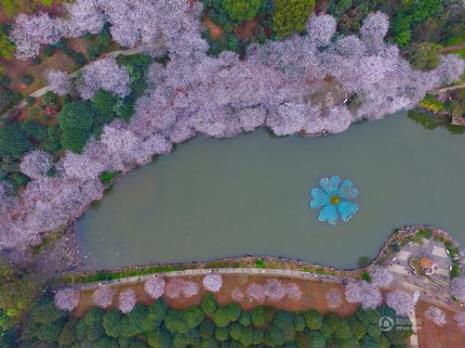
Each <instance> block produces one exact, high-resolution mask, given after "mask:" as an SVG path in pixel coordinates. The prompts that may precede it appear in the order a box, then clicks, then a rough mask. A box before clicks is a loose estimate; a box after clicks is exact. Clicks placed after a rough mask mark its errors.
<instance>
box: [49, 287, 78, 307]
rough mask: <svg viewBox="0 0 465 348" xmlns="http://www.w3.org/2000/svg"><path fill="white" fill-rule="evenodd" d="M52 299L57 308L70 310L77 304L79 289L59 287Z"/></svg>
mask: <svg viewBox="0 0 465 348" xmlns="http://www.w3.org/2000/svg"><path fill="white" fill-rule="evenodd" d="M54 299H55V306H56V307H57V308H59V309H61V310H64V311H70V312H71V311H72V310H74V309H75V308H76V307H77V306H78V305H79V300H80V296H79V291H77V290H75V289H71V288H63V289H59V290H58V291H57V292H56V293H55V298H54Z"/></svg>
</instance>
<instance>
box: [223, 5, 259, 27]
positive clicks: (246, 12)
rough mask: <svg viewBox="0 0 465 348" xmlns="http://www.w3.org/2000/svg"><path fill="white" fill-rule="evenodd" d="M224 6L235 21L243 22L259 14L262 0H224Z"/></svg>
mask: <svg viewBox="0 0 465 348" xmlns="http://www.w3.org/2000/svg"><path fill="white" fill-rule="evenodd" d="M223 7H224V9H225V11H226V13H227V14H228V15H229V17H231V19H232V20H233V21H236V22H243V21H247V20H251V19H253V18H255V17H256V16H257V14H258V12H259V10H260V8H261V7H262V0H223Z"/></svg>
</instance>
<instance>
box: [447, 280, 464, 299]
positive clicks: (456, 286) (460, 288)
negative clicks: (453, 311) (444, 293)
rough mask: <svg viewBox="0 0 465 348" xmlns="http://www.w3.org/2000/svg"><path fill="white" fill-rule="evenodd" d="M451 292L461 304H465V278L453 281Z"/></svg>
mask: <svg viewBox="0 0 465 348" xmlns="http://www.w3.org/2000/svg"><path fill="white" fill-rule="evenodd" d="M450 290H451V294H452V296H454V297H455V298H457V299H458V300H459V301H461V302H465V277H464V276H461V277H457V278H454V279H452V280H451V282H450Z"/></svg>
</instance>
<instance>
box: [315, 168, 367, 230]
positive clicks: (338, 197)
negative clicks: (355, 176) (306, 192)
mask: <svg viewBox="0 0 465 348" xmlns="http://www.w3.org/2000/svg"><path fill="white" fill-rule="evenodd" d="M358 195H359V191H358V190H357V188H356V187H354V185H353V183H352V181H351V180H350V179H344V180H342V182H341V178H340V177H339V176H337V175H334V176H332V177H330V178H322V179H321V180H320V187H315V188H313V189H312V190H311V191H310V196H311V200H310V207H311V208H312V209H320V208H321V210H320V214H319V216H318V220H320V221H322V222H327V223H329V224H331V225H335V224H336V223H337V220H338V218H340V219H341V220H342V221H343V222H347V221H349V220H350V219H351V218H352V216H354V215H355V214H356V213H357V211H358V204H357V203H355V202H353V200H355V199H356V198H357V197H358Z"/></svg>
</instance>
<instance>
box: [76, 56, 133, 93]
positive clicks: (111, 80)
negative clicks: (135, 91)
mask: <svg viewBox="0 0 465 348" xmlns="http://www.w3.org/2000/svg"><path fill="white" fill-rule="evenodd" d="M129 83H130V78H129V74H128V72H127V70H126V69H124V68H120V66H119V65H118V63H117V62H116V60H115V59H114V58H104V59H99V60H97V61H95V62H93V63H91V64H89V65H87V66H86V67H85V68H84V69H83V71H82V77H81V79H80V81H79V84H78V90H79V93H80V94H81V97H82V98H83V99H90V98H92V96H93V95H94V94H95V92H97V91H98V90H99V89H103V90H105V91H108V92H113V93H114V94H116V95H118V96H120V97H125V96H127V95H128V94H129V93H130V90H129Z"/></svg>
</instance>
